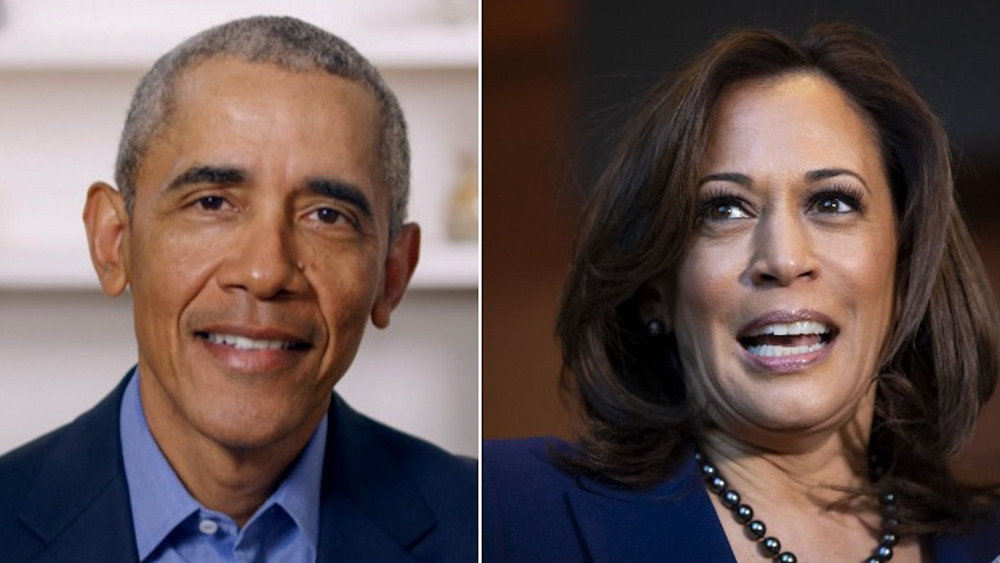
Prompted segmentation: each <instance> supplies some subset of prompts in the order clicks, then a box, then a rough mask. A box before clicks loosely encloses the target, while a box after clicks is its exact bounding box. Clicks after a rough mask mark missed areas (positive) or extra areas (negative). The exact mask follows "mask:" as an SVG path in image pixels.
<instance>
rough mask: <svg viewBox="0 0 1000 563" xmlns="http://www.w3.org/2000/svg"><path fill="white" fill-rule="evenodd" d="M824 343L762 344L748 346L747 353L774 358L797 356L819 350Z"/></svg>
mask: <svg viewBox="0 0 1000 563" xmlns="http://www.w3.org/2000/svg"><path fill="white" fill-rule="evenodd" d="M824 346H826V343H824V342H817V343H816V344H812V345H810V346H774V345H771V344H763V345H761V346H748V347H747V351H748V352H750V353H751V354H753V355H754V356H764V357H775V356H796V355H798V354H808V353H809V352H815V351H817V350H821V349H822V348H823V347H824Z"/></svg>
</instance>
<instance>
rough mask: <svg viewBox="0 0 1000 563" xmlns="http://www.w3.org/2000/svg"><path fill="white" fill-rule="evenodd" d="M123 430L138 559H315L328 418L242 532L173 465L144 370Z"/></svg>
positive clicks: (129, 399)
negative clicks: (154, 429)
mask: <svg viewBox="0 0 1000 563" xmlns="http://www.w3.org/2000/svg"><path fill="white" fill-rule="evenodd" d="M120 432H121V440H122V455H123V457H124V460H125V476H126V479H127V481H128V491H129V499H130V502H131V505H132V521H133V525H134V527H135V538H136V546H137V547H138V550H139V554H138V555H139V561H141V562H143V563H146V562H157V563H159V562H169V563H174V562H199V563H201V562H215V561H227V562H228V561H239V562H262V563H263V562H265V561H294V562H299V561H301V562H311V561H315V560H316V542H317V540H318V538H319V495H320V481H321V479H322V474H323V454H324V450H325V449H326V432H327V417H325V416H324V417H323V420H322V422H320V424H319V426H318V427H317V428H316V431H315V432H314V433H313V436H312V438H310V439H309V442H308V443H307V444H306V447H305V449H304V450H303V452H302V455H301V456H299V458H298V460H297V461H296V462H295V464H294V465H293V467H292V469H291V471H289V473H288V475H287V477H285V479H284V481H282V482H281V484H280V485H279V486H278V489H277V490H276V491H274V494H272V495H271V496H270V498H268V499H267V501H265V502H264V504H263V505H261V506H260V508H259V509H258V510H257V512H256V513H254V515H253V516H252V517H251V518H250V520H248V521H247V523H246V525H245V526H243V529H238V528H237V526H236V522H235V521H234V520H233V519H232V518H230V517H229V516H227V515H225V514H222V513H220V512H216V511H214V510H208V509H207V508H205V507H203V506H201V504H199V503H198V501H197V500H195V499H194V497H192V496H191V494H190V493H189V492H188V491H187V489H185V488H184V485H183V484H182V483H181V481H180V479H179V478H178V477H177V474H176V473H174V471H173V468H171V467H170V464H169V463H168V462H167V459H166V458H165V457H164V456H163V453H162V452H161V451H160V448H159V446H157V444H156V441H155V440H154V439H153V435H152V433H150V431H149V426H148V425H147V424H146V416H145V413H144V412H143V409H142V401H141V400H140V399H139V378H138V370H135V371H134V372H133V374H132V376H131V381H129V383H128V387H127V388H126V389H125V395H124V397H123V398H122V405H121V425H120Z"/></svg>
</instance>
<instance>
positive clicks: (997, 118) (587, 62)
mask: <svg viewBox="0 0 1000 563" xmlns="http://www.w3.org/2000/svg"><path fill="white" fill-rule="evenodd" d="M828 20H843V21H848V22H853V23H857V24H861V25H864V26H866V27H868V28H869V29H871V30H872V31H874V32H876V33H877V34H878V35H880V36H881V37H883V38H884V39H885V41H886V42H887V44H888V46H889V49H890V51H891V52H892V53H893V54H894V55H895V57H896V59H897V62H899V64H900V66H901V67H902V69H903V72H904V73H905V74H906V75H907V76H908V77H909V78H910V79H911V81H912V82H914V84H915V85H916V87H917V89H918V90H919V91H920V92H921V94H922V95H923V96H924V97H925V99H927V100H928V101H929V103H930V104H931V106H932V107H933V108H934V110H935V111H936V112H937V113H938V115H939V116H940V117H941V118H942V119H943V120H944V122H945V126H946V127H947V130H948V132H949V135H950V138H951V141H952V144H953V154H954V157H955V164H956V166H955V167H956V176H957V185H958V189H959V192H960V197H961V202H962V205H963V208H964V210H965V213H966V216H967V218H968V220H969V222H970V224H971V226H972V228H973V230H974V234H975V237H976V243H977V245H978V246H979V248H980V251H981V253H982V256H983V259H984V261H985V262H986V266H987V269H988V270H989V272H990V275H991V278H992V280H993V285H994V290H995V291H996V290H1000V221H997V220H996V216H997V214H998V213H1000V189H998V188H1000V108H998V99H1000V39H998V38H997V33H996V23H997V22H998V21H1000V3H996V2H978V1H976V2H973V1H966V2H908V1H902V0H877V1H869V0H836V1H818V0H809V1H803V2H784V1H778V0H756V1H754V2H743V1H738V0H716V1H712V2H661V1H653V0H651V1H641V0H632V1H623V2H607V1H602V0H576V1H572V0H550V1H546V2H529V1H527V0H507V1H505V2H492V3H488V4H486V5H485V6H484V9H483V60H484V66H483V88H482V97H483V156H482V158H483V183H484V186H487V190H486V194H485V202H484V206H483V213H484V225H485V229H484V235H483V257H484V260H483V269H482V276H483V281H482V291H483V304H482V315H483V327H482V339H483V365H482V377H483V434H484V437H485V438H505V437H521V436H531V435H537V434H555V435H559V436H563V437H570V436H572V433H571V428H572V423H573V417H572V415H571V414H570V408H569V407H568V405H566V404H564V401H563V400H562V399H561V397H560V395H559V391H558V373H559V368H560V358H559V351H558V348H557V343H556V341H555V338H554V336H553V331H554V319H555V314H556V310H557V304H558V298H559V294H560V291H561V284H562V279H563V277H564V275H565V273H566V272H567V269H568V264H569V260H570V255H571V249H572V244H573V238H574V228H575V224H576V218H577V213H578V210H579V202H580V199H581V196H582V195H583V194H585V193H586V191H587V188H588V186H589V185H590V183H591V182H592V180H593V179H594V177H595V174H596V173H597V171H599V170H600V168H601V167H602V165H603V163H604V158H605V155H606V153H607V150H608V148H609V146H610V143H609V140H610V139H611V138H613V137H614V134H615V133H616V131H617V130H618V127H619V126H620V125H621V124H622V122H623V121H624V118H625V117H626V116H627V115H629V114H630V112H631V110H632V108H633V107H634V105H635V104H636V103H637V102H638V100H639V98H640V97H641V96H642V94H644V93H645V92H646V91H647V90H648V88H649V87H650V86H651V85H652V84H653V83H654V82H656V81H657V80H658V79H659V78H660V77H661V76H662V75H663V74H664V73H666V72H669V71H673V70H676V69H678V68H679V67H680V66H681V65H682V64H683V63H684V62H685V61H686V60H688V59H690V58H691V57H692V56H694V55H695V54H696V53H698V52H699V51H700V50H701V49H703V48H704V47H705V46H707V44H708V43H709V42H710V41H711V39H712V38H713V37H715V36H717V35H719V34H720V33H721V32H723V31H725V30H727V29H730V28H733V27H736V26H741V25H765V26H768V27H772V28H775V29H778V30H781V31H784V32H787V33H791V34H792V35H793V36H796V37H797V36H799V35H801V33H802V32H803V31H804V30H805V29H806V28H807V27H808V26H809V24H811V23H815V22H821V21H828ZM998 432H1000V397H997V398H995V399H994V400H993V401H992V402H991V403H990V404H989V405H988V407H987V409H986V410H985V412H984V413H983V415H982V417H981V422H980V426H979V429H978V431H977V434H976V437H975V439H974V441H973V443H972V445H971V447H970V448H969V449H968V451H967V452H966V453H965V454H964V456H963V457H962V458H961V459H960V460H959V468H960V470H961V471H962V472H964V473H966V474H969V475H973V476H977V477H992V478H997V477H1000V469H998V467H1000V441H998V440H996V439H995V436H996V435H997V433H998Z"/></svg>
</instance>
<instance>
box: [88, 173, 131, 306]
mask: <svg viewBox="0 0 1000 563" xmlns="http://www.w3.org/2000/svg"><path fill="white" fill-rule="evenodd" d="M128 221H129V217H128V211H127V210H126V209H125V199H124V198H123V197H122V194H121V192H119V191H118V190H116V189H114V188H112V187H111V186H109V185H107V184H105V183H104V182H95V183H94V184H93V185H92V186H90V190H88V191H87V204H86V205H85V206H84V208H83V223H84V225H85V226H86V227H87V243H88V244H89V245H90V261H91V262H92V263H93V264H94V270H95V271H96V272H97V277H98V279H99V280H100V281H101V289H102V290H103V291H104V293H105V294H107V295H111V296H115V295H120V294H121V293H122V292H123V291H125V288H126V287H127V286H128V228H129V227H128Z"/></svg>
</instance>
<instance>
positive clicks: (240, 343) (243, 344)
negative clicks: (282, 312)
mask: <svg viewBox="0 0 1000 563" xmlns="http://www.w3.org/2000/svg"><path fill="white" fill-rule="evenodd" d="M195 335H197V336H198V337H199V338H204V339H205V340H207V341H209V342H211V343H212V344H220V345H224V346H230V347H232V348H235V349H236V350H250V351H258V350H308V349H309V348H310V346H309V343H307V342H302V341H295V340H277V339H264V338H249V337H246V336H241V335H239V334H226V333H221V332H196V333H195Z"/></svg>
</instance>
